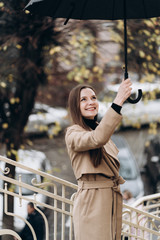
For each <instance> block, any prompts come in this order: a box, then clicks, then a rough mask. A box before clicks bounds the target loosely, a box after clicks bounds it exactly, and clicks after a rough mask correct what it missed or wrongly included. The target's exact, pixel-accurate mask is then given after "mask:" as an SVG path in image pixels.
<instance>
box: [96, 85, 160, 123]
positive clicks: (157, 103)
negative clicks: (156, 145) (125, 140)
mask: <svg viewBox="0 0 160 240" xmlns="http://www.w3.org/2000/svg"><path fill="white" fill-rule="evenodd" d="M119 86H120V84H114V85H111V84H110V85H107V88H106V89H105V90H104V91H103V92H102V93H101V94H100V95H99V100H100V101H101V105H103V108H102V106H100V107H101V109H102V110H101V111H100V113H99V120H100V119H101V118H102V117H103V116H104V114H105V112H106V110H107V109H108V108H109V106H111V103H112V100H113V99H114V98H115V96H116V94H117V92H118V88H119ZM132 88H133V90H132V95H131V98H133V99H135V98H136V94H137V91H138V89H142V91H143V97H142V99H141V101H139V102H138V103H137V104H130V103H128V102H127V101H126V102H125V103H124V104H123V108H122V111H121V112H122V114H123V119H122V126H123V127H131V126H133V127H139V126H140V125H146V124H149V123H151V122H160V112H159V111H157V109H160V84H159V83H149V82H147V83H143V84H142V83H138V82H136V83H134V84H133V86H132ZM152 98H153V99H152ZM102 100H103V102H102Z"/></svg>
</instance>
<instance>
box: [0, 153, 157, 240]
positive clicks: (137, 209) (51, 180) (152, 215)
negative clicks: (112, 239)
mask: <svg viewBox="0 0 160 240" xmlns="http://www.w3.org/2000/svg"><path fill="white" fill-rule="evenodd" d="M0 162H3V163H8V164H10V165H14V166H15V167H16V169H19V171H18V173H19V174H18V179H11V178H9V177H7V174H8V172H9V169H1V168H0V181H1V185H0V197H1V198H2V196H3V197H4V207H3V209H4V212H5V214H6V215H9V216H12V217H13V219H14V227H15V229H14V230H13V229H10V228H9V226H8V227H7V228H5V229H3V227H2V226H1V225H2V224H0V236H3V235H5V234H7V235H8V234H9V235H12V236H14V237H15V238H16V239H18V240H21V237H20V236H19V235H18V234H17V231H18V230H20V229H17V226H18V227H22V226H23V225H24V224H27V225H28V227H29V228H30V230H31V232H32V235H33V239H34V240H36V239H37V238H36V234H35V231H34V229H33V227H32V226H31V224H30V223H29V222H28V220H26V217H25V216H23V214H24V211H27V210H26V206H27V203H29V202H33V204H34V207H35V209H36V210H37V211H38V212H39V214H40V215H41V216H42V218H43V220H44V226H45V237H44V239H45V240H49V239H52V240H53V239H54V240H74V235H73V224H72V220H73V219H72V210H73V198H74V193H75V192H76V191H77V185H75V184H72V183H70V182H68V181H65V180H62V179H60V178H57V177H55V176H52V175H50V174H48V173H44V172H42V171H38V170H35V169H32V168H30V167H26V166H24V165H23V164H20V163H18V162H15V161H12V160H10V159H8V158H5V157H2V156H0ZM0 166H1V165H0ZM24 173H25V174H32V177H34V178H33V179H32V181H31V182H28V183H27V182H26V181H25V180H24V179H23V174H24ZM27 179H28V178H27ZM3 181H4V182H5V184H4V185H3V184H2V182H3ZM10 183H11V184H12V188H10V189H8V184H10ZM24 190H25V191H24ZM26 190H27V193H26ZM8 196H13V197H14V204H15V206H14V212H13V213H11V212H8V206H7V202H8V201H7V198H8ZM18 205H19V206H18ZM24 206H25V208H24ZM18 209H19V210H18ZM22 209H23V210H22ZM0 211H2V208H1V209H0ZM122 217H123V224H122V239H123V240H129V239H131V240H134V239H135V240H142V239H144V240H158V239H160V194H155V195H150V196H146V197H143V198H141V199H139V200H138V201H136V202H135V203H134V205H132V206H128V205H126V204H123V216H122ZM0 221H1V222H2V213H1V214H0Z"/></svg>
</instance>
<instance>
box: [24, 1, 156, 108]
mask: <svg viewBox="0 0 160 240" xmlns="http://www.w3.org/2000/svg"><path fill="white" fill-rule="evenodd" d="M25 10H29V11H30V12H31V13H33V14H39V15H43V16H51V17H53V18H66V21H65V23H64V24H67V22H68V20H69V19H70V18H72V19H80V20H87V19H92V20H93V19H101V20H116V19H124V52H125V73H124V78H125V79H126V78H128V67H127V26H126V19H143V18H151V17H158V16H160V0H31V1H30V2H29V3H28V4H27V6H26V7H25ZM141 97H142V90H141V89H138V97H137V99H134V100H133V99H131V98H128V99H127V100H128V101H129V102H130V103H137V102H138V101H139V100H140V99H141Z"/></svg>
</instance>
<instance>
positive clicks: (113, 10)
mask: <svg viewBox="0 0 160 240" xmlns="http://www.w3.org/2000/svg"><path fill="white" fill-rule="evenodd" d="M114 12H115V0H113V6H112V19H114Z"/></svg>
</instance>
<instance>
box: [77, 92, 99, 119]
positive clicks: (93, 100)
mask: <svg viewBox="0 0 160 240" xmlns="http://www.w3.org/2000/svg"><path fill="white" fill-rule="evenodd" d="M98 108H99V104H98V101H97V97H96V95H95V92H94V91H93V90H92V89H91V88H83V89H82V90H81V92H80V111H81V114H82V116H83V117H85V118H87V119H94V117H95V116H96V115H97V114H98Z"/></svg>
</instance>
